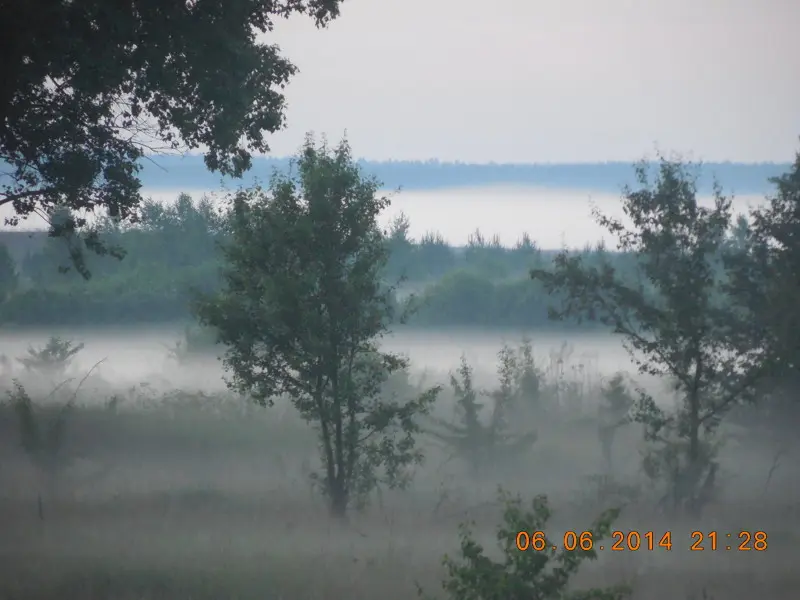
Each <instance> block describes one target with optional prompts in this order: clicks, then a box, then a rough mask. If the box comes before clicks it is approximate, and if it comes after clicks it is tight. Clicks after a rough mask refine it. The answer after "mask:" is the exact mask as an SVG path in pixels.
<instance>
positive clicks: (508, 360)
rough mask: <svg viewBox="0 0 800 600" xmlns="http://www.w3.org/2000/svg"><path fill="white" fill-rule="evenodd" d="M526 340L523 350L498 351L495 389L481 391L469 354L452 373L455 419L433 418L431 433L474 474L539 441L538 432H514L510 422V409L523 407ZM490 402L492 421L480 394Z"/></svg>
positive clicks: (503, 349)
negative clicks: (449, 420)
mask: <svg viewBox="0 0 800 600" xmlns="http://www.w3.org/2000/svg"><path fill="white" fill-rule="evenodd" d="M526 347H529V346H528V345H527V343H524V344H523V346H522V347H521V348H520V349H519V350H514V349H513V348H511V347H510V346H508V345H504V346H503V347H502V348H501V349H500V352H498V354H497V358H498V365H497V376H498V380H499V381H498V383H499V384H500V385H499V387H498V388H497V389H495V390H492V391H480V390H477V389H475V387H474V385H473V370H472V367H470V365H469V363H468V362H467V359H466V357H465V356H463V355H462V356H461V364H460V365H459V367H458V369H457V371H456V373H454V374H453V373H451V374H450V386H451V387H452V389H453V394H454V396H455V406H454V408H455V411H454V416H455V417H456V419H455V422H448V421H446V420H444V419H438V418H434V419H432V421H433V423H434V424H435V427H434V428H431V429H429V430H428V433H429V434H430V435H431V436H432V437H433V438H435V439H436V440H438V441H439V442H442V443H444V444H446V445H447V446H449V447H450V449H451V450H452V451H453V454H454V455H458V456H459V458H461V459H463V460H464V461H465V462H466V463H467V465H468V467H469V469H470V473H471V474H472V475H480V474H482V473H484V472H485V470H486V468H494V467H497V465H498V464H501V463H503V462H507V461H508V460H509V458H515V457H518V456H520V455H522V454H523V453H524V452H525V451H527V450H528V449H530V447H531V446H532V445H533V444H534V443H535V442H536V439H537V434H536V432H535V431H526V432H522V433H513V432H512V431H511V429H512V428H511V427H510V423H509V412H510V410H511V409H513V408H519V401H520V400H521V399H522V398H521V396H522V393H523V387H522V385H523V384H524V380H523V376H524V365H523V364H521V358H524V354H523V353H524V351H525V348H526ZM479 396H484V397H487V398H488V399H489V401H490V403H491V404H490V406H491V409H490V411H489V418H488V422H487V423H484V422H483V420H482V419H481V413H482V412H483V409H484V405H483V403H481V402H479V400H478V397H479Z"/></svg>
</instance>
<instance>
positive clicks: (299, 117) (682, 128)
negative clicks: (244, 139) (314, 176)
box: [265, 0, 800, 162]
mask: <svg viewBox="0 0 800 600" xmlns="http://www.w3.org/2000/svg"><path fill="white" fill-rule="evenodd" d="M798 23H800V2H798V1H797V0H760V1H759V0H694V1H692V0H603V1H602V2H601V1H598V0H493V1H492V2H486V1H485V0H345V1H344V3H343V4H342V13H341V16H340V18H339V19H337V20H336V21H334V22H332V23H331V24H330V26H329V27H328V29H326V30H317V29H316V28H315V27H314V24H313V22H312V21H311V20H310V19H308V18H305V17H293V18H292V19H289V20H288V21H279V22H278V23H276V28H275V31H274V32H272V33H271V34H268V35H267V37H266V38H265V39H266V40H267V41H269V42H270V43H277V44H279V45H280V46H281V48H282V49H283V51H284V54H285V55H286V56H287V57H288V58H290V59H291V60H292V62H294V63H295V65H296V66H297V67H298V68H299V69H300V72H299V73H298V74H297V75H295V77H294V79H293V80H292V82H291V83H290V84H289V86H288V88H287V100H288V111H287V129H286V130H285V131H282V132H280V133H278V134H276V135H275V136H273V137H272V138H271V140H272V141H271V146H272V151H273V152H272V153H273V154H274V155H278V156H285V155H290V154H294V153H295V152H296V151H297V150H298V148H299V147H300V145H301V144H302V142H303V137H304V135H305V133H306V132H307V131H314V132H316V133H317V134H323V133H324V134H326V135H327V136H328V138H329V139H331V140H332V141H335V140H338V139H340V138H341V137H342V136H343V135H344V134H345V131H346V132H347V137H348V139H349V141H350V143H351V145H352V147H353V151H354V153H355V154H356V155H357V156H360V157H366V158H370V159H376V160H386V159H411V160H425V159H429V158H438V159H440V160H445V161H449V160H461V161H467V162H490V161H495V162H592V161H605V160H623V161H632V160H638V159H640V158H643V157H647V156H652V155H653V153H654V152H655V151H656V149H659V150H661V151H667V152H678V153H680V154H682V155H683V156H689V157H692V158H694V159H702V160H705V161H725V160H731V161H743V162H761V161H777V162H789V161H791V160H792V159H793V158H794V154H795V152H796V150H797V149H798V147H799V146H800V141H799V137H798V136H800V76H798V75H800V36H797V24H798Z"/></svg>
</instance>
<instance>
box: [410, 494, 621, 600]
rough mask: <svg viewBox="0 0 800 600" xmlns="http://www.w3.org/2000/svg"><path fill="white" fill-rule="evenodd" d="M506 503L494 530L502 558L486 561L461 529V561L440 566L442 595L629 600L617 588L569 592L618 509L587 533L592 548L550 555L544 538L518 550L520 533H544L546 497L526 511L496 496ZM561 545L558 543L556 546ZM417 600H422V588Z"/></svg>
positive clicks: (474, 599) (459, 599) (486, 599)
mask: <svg viewBox="0 0 800 600" xmlns="http://www.w3.org/2000/svg"><path fill="white" fill-rule="evenodd" d="M500 500H501V502H503V504H504V507H505V508H504V511H503V523H502V525H501V526H500V527H499V529H498V531H497V540H498V542H499V546H500V551H501V553H502V559H501V560H499V561H496V560H493V559H492V558H490V557H488V556H487V555H486V553H485V552H484V548H483V546H482V545H481V544H479V543H478V542H477V541H475V539H474V538H473V536H472V533H471V530H470V528H469V526H468V525H462V526H461V535H460V538H461V544H460V560H455V559H453V558H450V557H449V556H445V557H444V559H443V564H444V566H445V569H446V570H447V578H446V579H445V581H444V582H443V583H442V588H443V589H444V591H445V596H446V597H447V598H450V599H452V600H563V599H565V598H568V599H570V600H621V599H623V598H628V597H629V596H630V594H631V590H630V588H629V587H628V586H624V585H620V586H615V587H609V588H594V589H589V590H584V591H577V592H574V591H573V592H570V591H568V590H567V586H568V584H569V581H570V579H571V578H572V577H573V576H574V575H575V574H576V573H577V571H578V569H579V568H580V566H581V564H583V563H584V562H585V561H587V560H595V559H596V558H597V551H596V550H595V549H594V547H595V546H596V545H597V543H598V542H599V541H600V540H602V539H604V538H605V537H606V536H608V535H609V533H610V532H611V525H612V523H613V521H614V520H615V519H616V518H617V516H618V515H619V510H618V509H611V510H608V511H606V512H604V513H603V514H602V515H600V517H599V518H598V519H597V520H596V521H595V522H594V524H593V525H592V526H591V528H590V529H588V530H587V531H589V532H591V540H592V544H591V545H592V547H591V548H588V546H587V548H588V549H586V550H584V549H581V547H580V546H579V547H578V548H576V549H575V550H572V551H568V550H566V549H564V548H562V549H561V550H559V551H551V548H552V547H553V546H554V544H553V543H552V542H551V541H550V540H549V539H546V536H545V538H544V540H545V543H544V548H545V549H544V550H542V551H538V550H535V549H533V547H530V548H528V549H527V550H525V551H521V550H520V549H519V546H518V534H519V533H520V532H526V533H527V534H528V535H529V536H530V537H531V538H532V537H533V535H534V533H535V532H544V531H545V528H546V526H547V523H548V521H549V519H550V516H551V511H550V507H549V505H548V502H547V497H546V496H537V497H536V498H534V500H533V502H532V503H531V507H530V509H527V510H526V509H525V508H524V507H523V505H522V500H521V499H520V498H519V497H518V496H516V497H513V496H510V495H509V494H507V493H506V492H503V491H502V490H501V491H500ZM558 545H559V546H561V544H558ZM420 596H422V597H425V594H424V592H423V591H422V590H421V589H420Z"/></svg>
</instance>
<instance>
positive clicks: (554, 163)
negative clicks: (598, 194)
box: [144, 152, 792, 167]
mask: <svg viewBox="0 0 800 600" xmlns="http://www.w3.org/2000/svg"><path fill="white" fill-rule="evenodd" d="M144 158H145V159H151V158H152V159H156V160H159V159H167V160H178V161H181V160H186V159H202V158H203V153H200V152H189V153H186V154H157V153H148V154H145V155H144ZM297 158H298V156H297V155H294V154H288V155H281V156H276V155H272V154H259V155H253V156H251V159H252V160H253V161H256V160H263V161H268V162H289V161H291V160H297ZM667 158H669V157H667ZM676 158H678V159H680V160H684V161H685V162H686V163H687V164H692V165H731V166H743V167H748V166H754V167H759V166H775V167H784V166H787V167H788V166H791V165H792V161H791V160H783V161H776V160H753V161H748V160H732V159H726V160H719V159H715V160H705V159H702V158H692V157H691V156H684V155H681V154H680V153H678V154H676ZM353 160H354V161H355V162H357V163H375V164H387V165H390V164H403V163H410V164H416V165H425V164H431V165H435V164H438V165H458V166H465V167H482V166H487V167H488V166H492V167H506V166H508V167H514V166H519V167H539V166H542V167H584V166H633V165H637V164H640V163H642V162H644V163H646V164H655V163H658V162H659V159H658V158H648V157H646V156H645V157H640V158H636V159H630V160H622V159H613V160H609V159H599V158H598V159H593V160H572V161H568V160H549V161H497V160H488V161H475V160H462V159H441V158H435V157H431V158H370V157H366V156H359V157H353Z"/></svg>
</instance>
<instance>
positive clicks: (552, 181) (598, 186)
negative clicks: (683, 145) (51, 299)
mask: <svg viewBox="0 0 800 600" xmlns="http://www.w3.org/2000/svg"><path fill="white" fill-rule="evenodd" d="M359 164H360V166H361V168H362V170H363V171H364V172H365V173H367V174H369V175H374V176H375V177H377V178H378V180H379V181H381V182H383V184H384V186H385V187H386V188H387V189H397V188H401V187H402V188H403V189H408V190H414V189H437V188H450V187H471V186H486V185H503V184H506V185H531V186H547V187H552V188H572V189H591V190H593V191H596V192H617V191H619V190H620V188H621V186H623V185H624V184H633V183H634V181H633V179H634V171H633V169H632V168H631V163H627V162H605V163H581V164H562V163H558V164H492V163H489V164H469V163H460V162H454V163H453V162H439V161H435V160H429V161H366V160H362V161H359ZM790 166H791V165H790V164H789V163H785V164H784V163H752V164H751V163H732V162H725V163H704V164H703V165H702V168H701V169H700V177H699V180H698V191H699V192H700V193H708V192H710V191H711V190H712V186H713V183H714V179H715V178H716V179H717V180H718V181H720V182H722V183H723V184H724V186H725V189H726V190H728V191H731V192H733V193H735V194H763V193H765V192H767V191H768V190H769V189H770V187H769V184H768V181H769V179H770V178H771V177H776V176H778V175H781V174H782V173H785V172H786V171H788V170H789V168H790ZM288 167H289V159H288V158H255V159H253V167H252V168H251V169H250V171H248V172H247V174H246V175H245V177H244V178H242V179H241V180H232V179H226V178H221V177H220V176H219V175H215V174H213V173H211V172H209V171H208V169H206V166H205V164H204V163H203V159H202V157H200V156H191V155H190V156H187V157H176V156H158V157H153V158H152V159H150V160H146V161H144V162H143V163H142V170H141V173H140V175H141V180H142V185H143V187H144V188H146V189H153V188H161V189H171V190H198V189H217V188H219V186H220V184H221V183H222V184H224V185H226V186H229V187H236V186H238V185H240V184H241V185H245V186H249V185H251V184H252V183H253V182H254V181H256V180H259V181H262V182H267V181H268V180H269V178H270V175H271V173H272V171H273V170H274V169H277V170H281V171H285V170H287V169H288ZM654 168H655V163H654Z"/></svg>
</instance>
